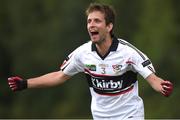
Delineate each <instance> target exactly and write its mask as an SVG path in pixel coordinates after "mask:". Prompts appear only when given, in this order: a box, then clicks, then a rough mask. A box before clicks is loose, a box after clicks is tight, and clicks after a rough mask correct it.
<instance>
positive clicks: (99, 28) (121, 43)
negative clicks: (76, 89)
mask: <svg viewBox="0 0 180 120" xmlns="http://www.w3.org/2000/svg"><path fill="white" fill-rule="evenodd" d="M86 15H87V30H88V33H89V36H90V39H91V40H90V41H89V42H87V43H85V44H83V45H81V46H80V47H78V48H77V49H76V50H74V51H73V52H72V53H71V54H70V55H69V56H68V57H67V59H66V60H64V62H63V64H62V65H61V70H60V71H56V72H52V73H48V74H45V75H43V76H40V77H36V78H30V79H27V80H24V79H22V78H20V77H10V78H8V82H9V86H10V88H11V89H12V90H13V91H18V90H23V89H26V88H42V87H51V86H55V85H59V84H62V83H63V82H65V81H66V80H68V79H69V78H70V77H71V76H73V75H75V74H77V73H79V72H84V73H85V75H86V77H87V81H88V84H89V89H90V92H91V96H92V101H91V111H92V115H93V119H95V120H96V119H97V120H101V119H103V120H104V119H112V120H122V119H144V105H143V101H142V99H141V98H140V97H139V95H138V81H137V75H138V74H140V75H141V76H142V77H143V78H144V79H146V80H147V81H148V83H149V84H150V85H151V86H152V88H153V89H154V90H156V91H157V92H159V93H161V94H162V95H164V96H166V97H168V96H169V95H170V94H171V93H172V90H173V85H172V83H171V82H170V81H167V80H163V79H161V78H160V77H158V76H156V75H155V70H154V67H153V65H152V63H151V61H150V60H149V58H148V57H147V56H146V55H145V54H144V53H142V52H141V51H140V50H138V49H137V48H136V47H134V46H133V45H131V44H130V43H128V42H127V41H125V40H122V39H119V38H117V37H115V36H114V35H113V28H114V20H115V14H114V10H113V9H112V7H110V6H108V5H103V4H98V3H93V4H90V6H89V7H88V8H87V10H86Z"/></svg>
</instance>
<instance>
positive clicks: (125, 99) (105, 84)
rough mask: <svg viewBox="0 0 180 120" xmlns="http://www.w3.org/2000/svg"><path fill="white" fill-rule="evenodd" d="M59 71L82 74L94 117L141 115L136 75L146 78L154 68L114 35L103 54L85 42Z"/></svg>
mask: <svg viewBox="0 0 180 120" xmlns="http://www.w3.org/2000/svg"><path fill="white" fill-rule="evenodd" d="M61 70H62V71H63V72H64V73H65V74H67V75H70V76H72V75H74V74H76V73H78V72H84V73H85V74H86V77H87V81H88V84H89V88H90V92H91V96H92V101H91V111H92V115H93V118H94V119H108V118H110V119H111V118H112V119H113V120H114V119H118V120H122V119H128V118H137V117H140V118H143V117H144V105H143V101H142V99H141V98H140V97H139V95H138V81H137V74H138V73H139V74H140V75H141V76H143V77H144V78H146V77H148V76H149V75H150V74H152V73H153V72H154V68H153V66H152V63H151V61H150V60H149V59H148V57H147V56H146V55H145V54H143V53H142V52H141V51H139V50H138V49H137V48H135V47H134V46H132V45H131V44H130V43H128V42H127V41H125V40H122V39H117V38H115V37H114V38H113V42H112V45H111V47H110V49H109V52H108V53H107V54H106V55H105V56H101V55H100V54H99V53H98V51H97V49H96V46H95V44H93V43H92V42H91V41H89V42H88V43H85V44H83V45H82V46H80V47H78V48H77V49H76V50H75V51H73V52H72V53H71V54H70V55H69V56H68V57H67V59H66V60H65V61H64V63H63V64H62V65H61Z"/></svg>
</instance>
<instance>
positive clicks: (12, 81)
mask: <svg viewBox="0 0 180 120" xmlns="http://www.w3.org/2000/svg"><path fill="white" fill-rule="evenodd" d="M8 84H9V87H10V88H11V90H12V91H21V90H24V89H26V88H27V80H23V79H22V78H20V77H17V76H16V77H9V78H8Z"/></svg>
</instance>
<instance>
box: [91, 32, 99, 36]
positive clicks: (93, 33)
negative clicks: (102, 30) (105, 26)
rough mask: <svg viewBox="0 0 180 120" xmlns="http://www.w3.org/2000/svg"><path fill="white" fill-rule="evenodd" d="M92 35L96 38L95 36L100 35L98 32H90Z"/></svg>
mask: <svg viewBox="0 0 180 120" xmlns="http://www.w3.org/2000/svg"><path fill="white" fill-rule="evenodd" d="M90 33H91V36H94V35H98V34H99V32H97V31H94V32H90Z"/></svg>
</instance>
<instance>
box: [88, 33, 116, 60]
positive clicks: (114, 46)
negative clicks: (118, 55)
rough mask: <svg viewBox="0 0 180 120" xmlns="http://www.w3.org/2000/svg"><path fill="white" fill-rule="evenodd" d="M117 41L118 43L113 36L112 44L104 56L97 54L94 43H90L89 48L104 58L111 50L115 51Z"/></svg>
mask: <svg viewBox="0 0 180 120" xmlns="http://www.w3.org/2000/svg"><path fill="white" fill-rule="evenodd" d="M118 43H119V41H118V39H117V38H116V37H115V36H113V41H112V44H111V46H110V48H109V50H108V52H107V53H106V54H105V55H104V56H101V55H100V54H99V52H98V51H97V48H96V45H95V44H94V43H92V47H91V50H92V51H96V52H97V54H98V55H99V56H100V57H101V58H102V59H105V58H106V56H107V55H108V54H109V53H110V52H111V51H116V50H117V47H118Z"/></svg>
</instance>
